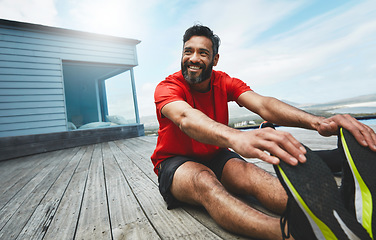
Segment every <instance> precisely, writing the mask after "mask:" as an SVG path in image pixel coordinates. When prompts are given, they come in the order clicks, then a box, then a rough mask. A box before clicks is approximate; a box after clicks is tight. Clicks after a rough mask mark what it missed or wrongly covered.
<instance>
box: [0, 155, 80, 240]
mask: <svg viewBox="0 0 376 240" xmlns="http://www.w3.org/2000/svg"><path fill="white" fill-rule="evenodd" d="M76 152H77V149H70V150H67V151H64V155H63V156H59V158H58V160H57V161H56V162H51V164H49V165H48V166H47V167H46V168H44V169H42V170H41V172H43V174H38V175H37V176H36V177H35V178H33V180H31V181H30V182H29V183H31V182H33V181H34V180H35V181H34V184H27V185H28V187H27V188H25V189H27V190H26V191H25V192H23V194H22V195H19V194H17V195H18V196H16V197H14V198H13V199H12V201H11V202H10V203H9V204H7V205H6V206H5V207H4V208H3V209H2V210H1V214H0V215H1V221H0V222H1V231H0V239H3V238H8V239H14V238H15V237H17V235H18V234H19V233H20V231H21V229H22V227H23V226H24V225H25V224H26V222H27V220H28V219H29V217H30V216H31V214H32V213H33V212H34V210H35V208H36V207H37V206H38V204H39V203H40V201H41V199H42V198H43V197H44V195H45V194H46V192H47V191H48V189H49V188H50V187H51V185H52V184H53V183H54V182H55V181H56V179H57V177H58V176H59V175H60V174H61V172H62V170H63V169H64V168H65V167H66V165H67V163H68V162H69V161H70V160H71V158H72V156H73V155H74V154H75V153H76ZM25 186H26V185H25ZM21 192H22V191H20V192H19V193H21Z"/></svg>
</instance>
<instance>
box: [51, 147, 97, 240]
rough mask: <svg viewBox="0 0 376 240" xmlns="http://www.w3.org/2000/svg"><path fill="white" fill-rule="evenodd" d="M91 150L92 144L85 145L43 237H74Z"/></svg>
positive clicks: (92, 148)
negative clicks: (84, 150)
mask: <svg viewBox="0 0 376 240" xmlns="http://www.w3.org/2000/svg"><path fill="white" fill-rule="evenodd" d="M93 151H94V145H90V146H88V147H86V152H85V153H84V155H83V157H82V159H81V161H80V163H79V165H78V167H77V168H76V170H75V171H74V173H73V176H72V179H71V181H70V182H69V185H68V187H67V189H66V191H65V193H64V195H63V197H62V199H61V202H60V204H59V206H58V209H57V211H56V213H55V216H54V217H53V219H52V221H51V224H50V226H49V227H48V229H47V231H46V234H45V236H44V239H61V240H64V239H74V236H75V231H76V228H77V222H78V217H79V215H80V211H81V204H82V198H83V196H84V190H85V186H86V182H87V175H88V169H89V167H90V165H91V160H92V155H93ZM83 211H85V210H83Z"/></svg>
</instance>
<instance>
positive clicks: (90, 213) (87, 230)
mask: <svg viewBox="0 0 376 240" xmlns="http://www.w3.org/2000/svg"><path fill="white" fill-rule="evenodd" d="M107 206H108V203H107V198H106V186H105V181H104V173H103V162H102V149H101V147H100V145H99V144H97V145H96V146H95V149H94V152H93V156H92V162H91V165H90V168H89V173H88V178H87V183H86V187H85V193H84V198H83V200H82V208H81V213H80V217H79V219H78V226H77V230H76V236H75V237H76V238H77V239H89V238H91V239H111V229H110V219H109V215H108V208H107Z"/></svg>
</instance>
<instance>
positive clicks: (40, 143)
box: [0, 124, 143, 160]
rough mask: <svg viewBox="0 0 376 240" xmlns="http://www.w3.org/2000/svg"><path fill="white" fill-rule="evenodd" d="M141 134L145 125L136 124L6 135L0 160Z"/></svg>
mask: <svg viewBox="0 0 376 240" xmlns="http://www.w3.org/2000/svg"><path fill="white" fill-rule="evenodd" d="M64 127H65V126H64ZM49 130H50V129H49ZM141 134H143V125H139V124H134V125H127V126H119V127H109V128H101V129H87V130H76V131H68V132H67V131H66V127H65V129H64V130H63V131H61V132H59V133H48V134H34V135H26V136H19V137H17V136H16V137H4V138H0V160H4V159H9V158H15V157H19V156H23V155H30V154H36V153H41V152H46V151H53V150H57V149H65V148H69V147H76V146H82V145H89V144H94V143H100V142H106V141H112V140H117V139H122V138H130V137H136V136H140V135H141ZM0 136H1V132H0Z"/></svg>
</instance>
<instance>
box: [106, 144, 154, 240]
mask: <svg viewBox="0 0 376 240" xmlns="http://www.w3.org/2000/svg"><path fill="white" fill-rule="evenodd" d="M102 146H103V148H102V150H103V161H104V172H105V176H106V186H107V196H108V207H109V212H110V219H111V227H112V234H113V238H114V239H159V236H158V234H157V233H156V231H155V230H154V229H153V227H152V225H151V224H150V222H149V220H148V219H147V217H146V216H145V214H144V213H143V211H142V208H141V206H140V205H139V203H138V202H137V199H136V197H135V196H134V194H133V192H132V190H131V189H130V187H129V185H128V184H125V183H127V180H126V178H125V176H124V173H123V172H122V171H121V169H120V167H119V165H118V163H117V162H116V160H115V157H114V156H113V153H112V151H111V149H110V147H109V145H108V143H104V144H102Z"/></svg>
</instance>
